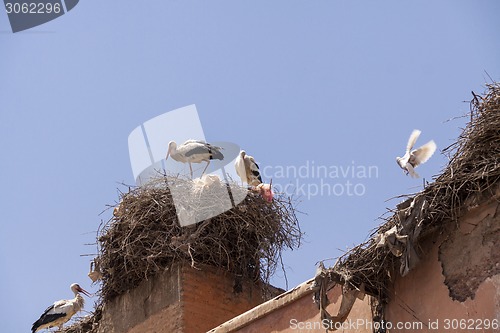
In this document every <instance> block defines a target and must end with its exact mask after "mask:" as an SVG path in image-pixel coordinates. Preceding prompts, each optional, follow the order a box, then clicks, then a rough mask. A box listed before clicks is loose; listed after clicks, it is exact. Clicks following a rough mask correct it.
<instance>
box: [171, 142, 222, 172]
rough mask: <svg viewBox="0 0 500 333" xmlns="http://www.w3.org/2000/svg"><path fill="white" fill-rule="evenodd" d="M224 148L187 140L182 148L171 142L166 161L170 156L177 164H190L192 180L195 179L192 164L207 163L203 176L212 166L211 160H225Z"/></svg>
mask: <svg viewBox="0 0 500 333" xmlns="http://www.w3.org/2000/svg"><path fill="white" fill-rule="evenodd" d="M221 150H222V148H221V147H217V146H212V145H211V144H209V143H206V142H205V141H200V140H187V141H186V142H184V143H183V144H181V145H180V146H177V143H175V141H170V142H169V143H168V152H167V156H166V157H165V159H166V160H167V159H168V157H169V156H172V158H173V159H174V160H175V161H177V162H182V163H188V164H189V171H190V172H191V178H193V168H192V166H191V163H201V162H207V165H206V166H205V169H203V172H202V173H201V175H202V176H203V174H204V173H205V171H206V170H207V168H208V165H209V164H210V160H214V159H215V160H223V159H224V155H223V154H222V153H221Z"/></svg>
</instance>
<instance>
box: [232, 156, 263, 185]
mask: <svg viewBox="0 0 500 333" xmlns="http://www.w3.org/2000/svg"><path fill="white" fill-rule="evenodd" d="M234 167H235V169H236V173H237V174H238V176H240V178H241V181H242V182H243V183H247V184H248V185H250V186H257V185H259V184H261V183H262V177H261V176H260V171H259V166H258V165H257V163H255V159H254V158H253V157H252V156H250V155H247V153H246V152H245V151H244V150H242V151H240V154H239V155H238V157H237V158H236V162H235V163H234Z"/></svg>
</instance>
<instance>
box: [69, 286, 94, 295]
mask: <svg viewBox="0 0 500 333" xmlns="http://www.w3.org/2000/svg"><path fill="white" fill-rule="evenodd" d="M70 288H71V291H72V292H73V293H74V294H75V295H76V294H77V293H82V294H84V295H85V296H87V297H90V293H89V292H88V291H86V290H85V289H83V288H82V287H80V285H79V284H78V283H73V284H72V285H71V287H70Z"/></svg>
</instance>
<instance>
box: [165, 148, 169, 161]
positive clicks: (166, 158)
mask: <svg viewBox="0 0 500 333" xmlns="http://www.w3.org/2000/svg"><path fill="white" fill-rule="evenodd" d="M169 155H170V149H169V150H168V151H167V156H166V157H165V161H166V160H168V156H169Z"/></svg>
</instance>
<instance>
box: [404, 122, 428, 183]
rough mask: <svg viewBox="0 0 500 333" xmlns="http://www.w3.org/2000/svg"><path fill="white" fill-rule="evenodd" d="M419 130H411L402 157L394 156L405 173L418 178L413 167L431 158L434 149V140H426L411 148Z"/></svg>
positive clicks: (418, 134)
mask: <svg viewBox="0 0 500 333" xmlns="http://www.w3.org/2000/svg"><path fill="white" fill-rule="evenodd" d="M420 133H421V132H420V131H419V130H417V129H416V130H413V132H412V133H411V135H410V138H409V139H408V144H407V145H406V152H405V155H404V156H403V157H396V162H397V163H398V165H399V166H400V167H401V169H403V170H404V171H405V172H406V174H410V176H411V177H413V178H418V177H419V176H418V174H417V173H416V172H415V170H414V169H415V168H416V167H417V166H419V165H420V164H422V163H425V162H427V160H428V159H429V158H431V156H432V154H434V152H435V151H436V143H435V142H434V140H431V141H429V142H427V143H426V144H425V145H423V146H421V147H420V148H418V149H414V150H412V149H413V146H414V145H415V142H416V141H417V139H418V137H419V136H420Z"/></svg>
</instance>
